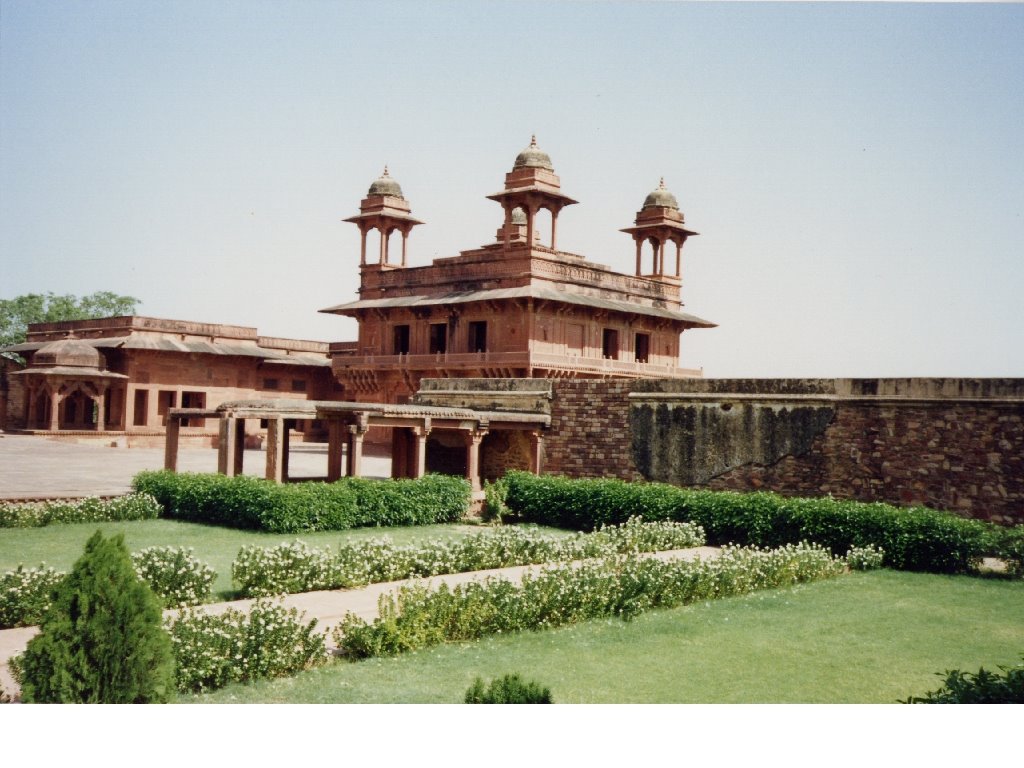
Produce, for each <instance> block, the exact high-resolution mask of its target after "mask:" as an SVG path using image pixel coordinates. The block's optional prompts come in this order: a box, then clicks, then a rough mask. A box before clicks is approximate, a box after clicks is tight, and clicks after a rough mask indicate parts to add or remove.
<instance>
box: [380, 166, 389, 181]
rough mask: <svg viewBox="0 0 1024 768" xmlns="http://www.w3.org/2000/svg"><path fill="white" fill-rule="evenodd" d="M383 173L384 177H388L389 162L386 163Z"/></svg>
mask: <svg viewBox="0 0 1024 768" xmlns="http://www.w3.org/2000/svg"><path fill="white" fill-rule="evenodd" d="M381 175H382V176H383V177H385V178H386V177H387V175H388V164H387V163H384V173H383V174H381Z"/></svg>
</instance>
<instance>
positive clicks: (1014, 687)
mask: <svg viewBox="0 0 1024 768" xmlns="http://www.w3.org/2000/svg"><path fill="white" fill-rule="evenodd" d="M999 670H1000V672H1002V674H999V673H998V672H989V671H988V670H987V669H985V668H984V667H982V668H981V669H979V670H978V672H977V674H974V673H972V672H961V671H960V670H959V669H954V670H947V671H946V672H944V673H940V675H941V674H944V675H945V676H946V681H945V684H944V685H943V686H942V687H941V688H939V689H938V690H937V691H930V692H928V693H926V694H925V695H924V696H911V697H910V698H908V699H907V700H906V701H902V702H900V703H901V704H1024V657H1022V663H1021V664H1018V665H1017V666H1015V667H999Z"/></svg>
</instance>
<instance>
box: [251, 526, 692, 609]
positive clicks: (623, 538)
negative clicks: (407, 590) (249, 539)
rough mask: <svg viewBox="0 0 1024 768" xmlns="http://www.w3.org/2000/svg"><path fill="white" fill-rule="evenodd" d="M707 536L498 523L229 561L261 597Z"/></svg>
mask: <svg viewBox="0 0 1024 768" xmlns="http://www.w3.org/2000/svg"><path fill="white" fill-rule="evenodd" d="M703 543H704V532H703V531H702V530H701V529H700V527H699V526H695V525H692V524H690V523H674V522H658V523H645V522H643V521H642V520H641V519H640V518H630V519H629V520H627V521H626V522H625V523H624V524H623V525H621V526H609V527H602V528H600V529H598V530H597V531H594V532H593V533H589V534H585V533H578V534H576V535H575V536H570V537H566V538H561V539H553V538H551V537H549V536H545V535H543V534H542V533H540V532H539V531H537V530H536V529H533V528H526V529H524V528H499V529H497V530H496V531H493V532H484V533H479V534H476V535H473V536H467V537H466V538H464V539H461V540H458V541H432V542H428V543H426V544H420V545H414V546H406V547H397V546H395V545H393V544H392V543H391V541H390V540H389V539H387V538H386V537H385V538H380V539H371V540H370V541H365V542H360V543H357V544H350V545H346V546H342V547H341V548H340V549H339V551H338V553H337V554H336V555H335V554H334V553H332V552H331V550H330V548H324V549H315V548H312V547H309V546H307V545H306V544H305V543H304V542H301V541H296V542H293V543H291V544H281V545H279V546H276V547H266V548H264V547H255V546H249V547H244V548H243V549H242V550H241V551H240V552H239V553H238V557H237V558H236V559H235V562H234V563H233V564H232V566H231V574H232V578H233V579H234V582H235V584H236V585H237V586H238V587H239V589H240V590H241V592H242V594H243V595H246V596H248V597H260V596H267V595H277V594H286V593H294V592H309V591H312V590H315V589H338V588H340V587H356V586H361V585H364V584H373V583H377V582H382V581H395V580H398V579H407V578H415V577H424V576H436V575H438V574H441V573H464V572H467V571H481V570H486V569H489V568H505V567H508V566H512V565H528V564H532V563H547V562H560V561H569V560H581V559H585V558H593V557H608V556H611V555H614V554H628V553H631V552H657V551H662V550H668V549H684V548H686V547H695V546H700V545H701V544H703Z"/></svg>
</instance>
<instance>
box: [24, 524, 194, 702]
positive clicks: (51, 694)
mask: <svg viewBox="0 0 1024 768" xmlns="http://www.w3.org/2000/svg"><path fill="white" fill-rule="evenodd" d="M161 618H162V617H161V610H160V602H159V600H158V599H157V597H156V596H155V595H154V594H153V592H152V590H150V588H149V587H148V586H147V585H146V584H145V583H144V582H143V581H141V580H140V579H139V577H138V575H137V574H136V572H135V568H134V567H133V566H132V561H131V556H130V555H129V554H128V549H127V547H125V544H124V536H123V535H122V534H118V535H117V536H114V537H112V538H110V539H104V538H103V535H102V534H101V533H100V532H99V531H96V533H95V534H93V536H92V538H90V539H89V541H88V542H87V543H86V545H85V553H84V554H83V555H82V557H81V558H79V560H78V562H77V563H75V566H74V568H73V569H72V571H71V573H69V574H68V575H67V577H66V578H65V579H64V580H63V581H62V582H61V583H60V584H59V585H58V586H57V588H56V589H55V590H54V593H53V605H52V606H51V608H50V610H49V611H48V612H47V613H46V615H45V616H44V617H43V621H42V624H41V625H40V633H39V634H38V635H37V636H36V637H34V638H32V640H31V641H29V643H28V647H27V649H26V650H25V653H24V655H23V656H22V657H21V659H20V661H19V664H18V668H19V677H20V679H21V690H22V698H23V699H24V701H26V702H44V703H66V704H71V703H92V704H143V703H154V702H165V701H167V700H168V698H169V697H170V695H171V693H172V692H173V691H174V657H173V652H172V648H171V638H170V635H169V634H168V633H167V632H166V631H164V629H163V628H162V626H161Z"/></svg>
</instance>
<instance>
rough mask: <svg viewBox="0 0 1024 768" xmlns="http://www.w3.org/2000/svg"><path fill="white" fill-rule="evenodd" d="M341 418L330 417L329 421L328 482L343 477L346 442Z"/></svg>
mask: <svg viewBox="0 0 1024 768" xmlns="http://www.w3.org/2000/svg"><path fill="white" fill-rule="evenodd" d="M343 427H344V424H342V422H341V419H329V420H328V422H327V482H329V483H333V482H335V481H336V480H340V479H341V471H342V465H341V463H342V460H343V459H344V456H343V455H342V443H343V442H344V440H343V439H342V438H343V436H344V435H343V432H342V428H343Z"/></svg>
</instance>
